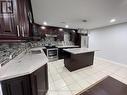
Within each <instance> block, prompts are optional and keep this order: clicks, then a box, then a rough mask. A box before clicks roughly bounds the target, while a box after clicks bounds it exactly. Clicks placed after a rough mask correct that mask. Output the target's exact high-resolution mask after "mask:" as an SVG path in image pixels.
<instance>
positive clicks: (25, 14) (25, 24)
mask: <svg viewBox="0 0 127 95" xmlns="http://www.w3.org/2000/svg"><path fill="white" fill-rule="evenodd" d="M17 2H18V8H19V16H20V17H19V26H20V30H21V36H22V37H29V36H30V35H31V34H30V32H31V31H30V28H32V26H31V25H32V22H33V18H32V12H31V9H30V8H31V7H30V1H29V0H17Z"/></svg>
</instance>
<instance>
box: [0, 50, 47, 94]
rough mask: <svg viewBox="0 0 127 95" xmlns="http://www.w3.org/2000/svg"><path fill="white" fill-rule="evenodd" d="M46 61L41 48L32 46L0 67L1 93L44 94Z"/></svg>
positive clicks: (45, 89) (45, 90)
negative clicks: (32, 47)
mask: <svg viewBox="0 0 127 95" xmlns="http://www.w3.org/2000/svg"><path fill="white" fill-rule="evenodd" d="M36 50H37V51H36ZM31 51H33V52H34V53H32V52H31ZM40 51H41V52H40ZM47 62H48V58H47V57H46V55H45V53H44V52H43V50H42V48H34V49H32V50H30V51H29V52H23V53H22V54H20V55H18V56H17V57H16V58H14V59H13V60H11V61H10V62H8V63H7V64H6V65H4V66H3V67H1V68H0V82H1V86H2V92H3V95H46V92H47V90H48V68H47Z"/></svg>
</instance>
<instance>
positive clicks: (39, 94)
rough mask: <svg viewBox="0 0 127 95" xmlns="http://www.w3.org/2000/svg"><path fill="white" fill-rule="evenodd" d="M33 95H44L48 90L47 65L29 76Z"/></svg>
mask: <svg viewBox="0 0 127 95" xmlns="http://www.w3.org/2000/svg"><path fill="white" fill-rule="evenodd" d="M31 80H32V81H31V82H32V89H33V90H32V91H33V95H46V92H47V90H48V73H47V64H46V65H44V66H43V67H41V68H40V69H38V70H37V71H35V72H34V73H33V74H32V75H31Z"/></svg>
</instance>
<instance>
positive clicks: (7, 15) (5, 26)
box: [0, 0, 33, 40]
mask: <svg viewBox="0 0 127 95" xmlns="http://www.w3.org/2000/svg"><path fill="white" fill-rule="evenodd" d="M0 7H1V9H0V40H12V39H14V40H17V39H18V40H19V39H21V40H22V39H25V38H28V37H30V36H32V30H31V28H32V22H33V16H32V9H31V2H30V1H29V0H10V1H7V0H0ZM8 10H9V11H8ZM3 11H4V12H3Z"/></svg>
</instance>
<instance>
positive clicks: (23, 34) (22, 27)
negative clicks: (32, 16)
mask: <svg viewBox="0 0 127 95" xmlns="http://www.w3.org/2000/svg"><path fill="white" fill-rule="evenodd" d="M24 35H25V34H24V27H23V26H22V36H23V37H24Z"/></svg>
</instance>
